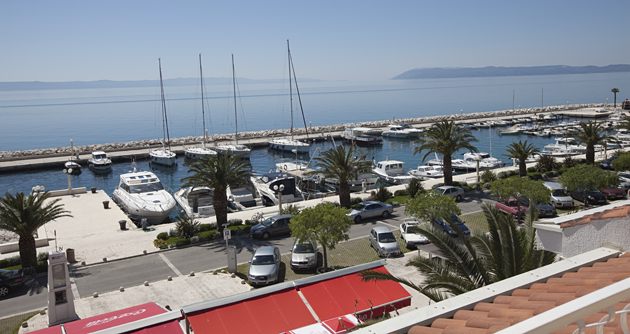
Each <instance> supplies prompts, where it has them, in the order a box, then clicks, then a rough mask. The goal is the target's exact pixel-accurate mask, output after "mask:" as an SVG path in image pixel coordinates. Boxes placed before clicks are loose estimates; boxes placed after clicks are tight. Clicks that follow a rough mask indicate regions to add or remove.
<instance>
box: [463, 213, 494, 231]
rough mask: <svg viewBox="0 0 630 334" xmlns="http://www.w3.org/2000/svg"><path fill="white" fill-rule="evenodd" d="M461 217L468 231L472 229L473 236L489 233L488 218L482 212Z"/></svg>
mask: <svg viewBox="0 0 630 334" xmlns="http://www.w3.org/2000/svg"><path fill="white" fill-rule="evenodd" d="M460 217H461V218H462V220H463V221H464V222H465V223H466V226H468V229H470V231H471V233H472V234H473V235H480V234H484V233H486V232H488V223H487V221H486V216H485V215H484V213H483V212H482V211H480V212H475V213H469V214H465V215H461V216H460Z"/></svg>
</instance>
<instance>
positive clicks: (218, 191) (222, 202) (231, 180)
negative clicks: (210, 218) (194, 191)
mask: <svg viewBox="0 0 630 334" xmlns="http://www.w3.org/2000/svg"><path fill="white" fill-rule="evenodd" d="M188 172H189V173H192V175H191V176H189V177H186V178H184V179H183V181H184V186H187V187H190V186H192V187H199V186H208V187H210V188H213V189H214V196H213V198H212V205H213V206H214V212H215V215H216V219H217V227H218V229H219V231H220V232H222V231H223V227H224V225H225V224H227V213H228V212H227V205H228V198H227V194H226V190H227V187H228V186H229V185H238V184H243V183H244V182H246V181H247V178H249V177H250V176H251V172H250V164H249V161H247V160H243V159H241V158H239V157H237V156H235V155H233V154H217V155H216V156H212V157H209V158H208V159H202V160H198V161H195V162H194V163H193V164H192V165H191V166H190V169H189V171H188Z"/></svg>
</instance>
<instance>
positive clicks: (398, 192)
mask: <svg viewBox="0 0 630 334" xmlns="http://www.w3.org/2000/svg"><path fill="white" fill-rule="evenodd" d="M394 196H409V191H408V190H407V189H400V190H396V191H394Z"/></svg>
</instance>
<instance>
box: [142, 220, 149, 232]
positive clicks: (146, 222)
mask: <svg viewBox="0 0 630 334" xmlns="http://www.w3.org/2000/svg"><path fill="white" fill-rule="evenodd" d="M140 226H142V230H144V231H146V230H147V229H148V228H149V221H148V220H147V219H146V218H142V219H140Z"/></svg>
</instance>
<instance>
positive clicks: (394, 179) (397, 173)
mask: <svg viewBox="0 0 630 334" xmlns="http://www.w3.org/2000/svg"><path fill="white" fill-rule="evenodd" d="M403 165H404V162H402V161H398V160H383V161H379V162H378V163H376V166H375V167H374V168H372V173H374V174H376V175H378V177H380V178H381V179H382V180H384V181H385V182H387V183H392V184H406V183H409V182H411V179H413V176H411V175H408V174H406V173H405V171H404V169H403Z"/></svg>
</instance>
